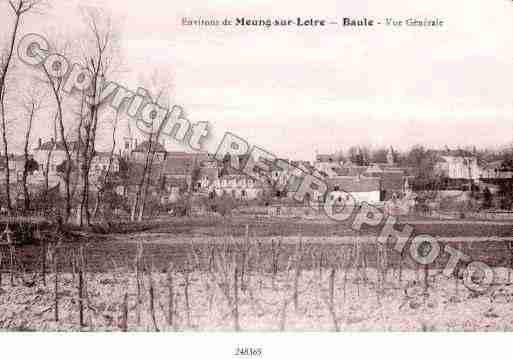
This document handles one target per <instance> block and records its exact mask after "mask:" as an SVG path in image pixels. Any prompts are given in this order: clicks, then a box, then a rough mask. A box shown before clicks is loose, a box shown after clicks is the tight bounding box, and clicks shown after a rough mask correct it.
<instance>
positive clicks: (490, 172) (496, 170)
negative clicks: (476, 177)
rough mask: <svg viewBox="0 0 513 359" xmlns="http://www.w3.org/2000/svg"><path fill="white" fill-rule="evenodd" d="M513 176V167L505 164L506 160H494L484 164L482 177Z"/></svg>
mask: <svg viewBox="0 0 513 359" xmlns="http://www.w3.org/2000/svg"><path fill="white" fill-rule="evenodd" d="M498 178H504V179H505V178H513V168H510V167H508V166H507V165H505V164H504V161H494V162H490V163H487V164H485V165H484V166H483V169H482V172H481V179H498Z"/></svg>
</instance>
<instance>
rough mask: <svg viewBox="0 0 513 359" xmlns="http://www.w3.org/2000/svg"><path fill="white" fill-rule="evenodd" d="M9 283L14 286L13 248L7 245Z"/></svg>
mask: <svg viewBox="0 0 513 359" xmlns="http://www.w3.org/2000/svg"><path fill="white" fill-rule="evenodd" d="M9 282H10V284H11V287H13V286H14V246H13V245H12V244H9Z"/></svg>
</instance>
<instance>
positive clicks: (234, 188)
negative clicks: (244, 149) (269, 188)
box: [209, 168, 266, 200]
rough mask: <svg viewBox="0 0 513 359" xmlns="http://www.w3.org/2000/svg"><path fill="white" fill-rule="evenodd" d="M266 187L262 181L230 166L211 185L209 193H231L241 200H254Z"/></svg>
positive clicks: (230, 194)
mask: <svg viewBox="0 0 513 359" xmlns="http://www.w3.org/2000/svg"><path fill="white" fill-rule="evenodd" d="M265 187H266V186H265V185H264V184H263V183H262V182H261V181H258V180H256V179H254V178H251V177H249V176H247V175H246V174H243V173H241V172H238V171H236V170H233V169H231V168H228V170H227V171H226V169H225V171H224V172H223V173H220V175H219V177H218V178H217V180H215V181H214V182H213V183H212V184H211V185H210V187H209V193H210V194H214V193H215V195H216V196H223V195H229V196H231V197H232V198H235V199H240V200H253V199H257V198H260V197H261V196H262V195H263V193H264V188H265Z"/></svg>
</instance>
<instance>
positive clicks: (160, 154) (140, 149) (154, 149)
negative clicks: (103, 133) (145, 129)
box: [125, 141, 167, 163]
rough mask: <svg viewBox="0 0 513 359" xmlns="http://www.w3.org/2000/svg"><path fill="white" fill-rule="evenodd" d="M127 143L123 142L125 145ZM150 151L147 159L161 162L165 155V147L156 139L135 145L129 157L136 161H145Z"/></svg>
mask: <svg viewBox="0 0 513 359" xmlns="http://www.w3.org/2000/svg"><path fill="white" fill-rule="evenodd" d="M126 145H127V144H126V143H125V146H126ZM149 153H150V157H149V160H150V161H153V163H155V162H163V161H164V160H165V159H166V156H167V150H166V148H165V147H164V146H163V145H162V144H161V143H159V142H157V141H153V142H150V141H144V142H141V143H140V144H139V145H137V146H135V148H134V149H133V150H132V152H131V159H132V160H133V161H136V162H140V163H144V162H146V158H147V157H148V154H149Z"/></svg>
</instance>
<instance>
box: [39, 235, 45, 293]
mask: <svg viewBox="0 0 513 359" xmlns="http://www.w3.org/2000/svg"><path fill="white" fill-rule="evenodd" d="M38 232H39V231H38ZM39 238H40V243H41V277H42V278H43V285H44V286H45V287H46V240H45V238H44V237H43V236H41V234H40V235H39Z"/></svg>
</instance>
